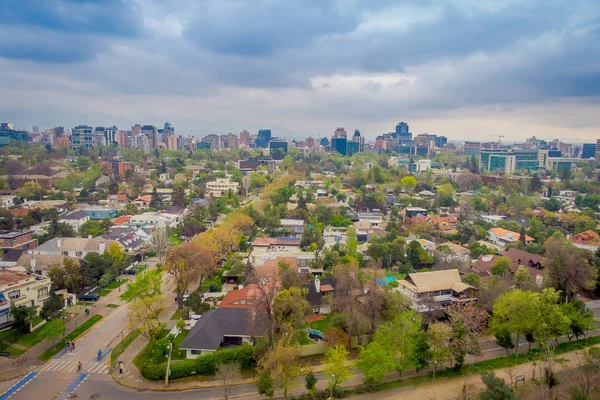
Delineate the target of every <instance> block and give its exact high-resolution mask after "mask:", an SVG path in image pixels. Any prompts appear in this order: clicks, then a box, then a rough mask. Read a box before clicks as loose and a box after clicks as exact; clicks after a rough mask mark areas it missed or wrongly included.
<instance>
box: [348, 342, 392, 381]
mask: <svg viewBox="0 0 600 400" xmlns="http://www.w3.org/2000/svg"><path fill="white" fill-rule="evenodd" d="M357 365H358V367H359V368H360V369H361V370H362V371H363V375H364V377H365V378H364V379H365V383H366V384H371V383H376V382H379V381H381V380H382V379H383V378H384V377H385V374H386V373H387V372H389V371H392V370H393V369H394V367H395V362H394V358H393V357H392V355H391V354H390V352H389V351H388V349H387V348H385V347H384V345H383V344H382V343H379V342H377V341H372V342H371V343H369V344H368V345H367V346H366V347H362V348H361V349H360V355H359V358H358V361H357Z"/></svg>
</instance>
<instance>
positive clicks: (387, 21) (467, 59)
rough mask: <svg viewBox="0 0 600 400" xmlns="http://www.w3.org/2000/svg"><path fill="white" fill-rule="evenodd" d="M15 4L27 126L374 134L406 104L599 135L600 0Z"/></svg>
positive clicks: (476, 121) (409, 109)
mask: <svg viewBox="0 0 600 400" xmlns="http://www.w3.org/2000/svg"><path fill="white" fill-rule="evenodd" d="M3 11H4V12H3V14H2V15H0V20H1V21H2V22H3V24H2V26H1V27H0V32H2V33H4V34H3V35H1V36H0V37H2V39H0V90H2V92H3V96H2V98H0V120H2V121H11V122H13V123H14V124H15V125H16V126H18V127H25V128H32V127H33V126H39V127H40V128H42V127H46V126H47V127H52V126H58V125H63V126H69V127H73V126H76V125H78V124H82V123H87V124H91V125H94V126H97V125H102V126H104V125H107V124H110V125H112V124H115V125H117V126H119V127H128V126H131V124H132V121H144V122H145V121H154V120H157V119H160V120H167V121H172V122H173V123H174V124H176V125H177V126H178V130H179V132H180V133H183V134H192V135H195V136H202V135H205V134H208V133H219V134H226V133H228V132H234V133H236V134H237V133H239V132H240V131H242V130H243V129H248V130H249V131H251V132H253V133H254V132H257V131H258V129H261V128H265V127H267V128H269V129H271V130H272V131H273V132H274V134H276V135H277V136H280V137H287V138H303V137H307V136H312V137H318V135H321V136H322V137H323V136H329V135H330V134H331V132H332V130H334V129H335V127H337V126H344V127H346V129H347V130H348V131H349V132H350V131H353V130H354V129H359V130H360V131H361V133H362V135H363V137H365V138H366V139H367V140H374V138H375V136H377V135H380V134H382V133H385V132H388V131H389V129H390V128H389V127H390V126H394V125H395V124H396V123H397V122H400V121H401V120H405V121H406V120H408V121H410V122H411V126H412V127H414V128H412V130H413V132H414V133H424V132H430V133H436V134H439V135H445V136H447V137H448V138H450V140H470V139H473V138H477V139H478V140H494V137H498V135H500V134H501V135H504V137H505V139H504V140H505V141H516V140H519V139H520V138H523V137H530V136H537V137H544V138H548V139H554V138H556V139H561V140H564V141H569V142H573V143H585V142H592V141H594V140H595V139H596V138H597V136H598V128H597V127H598V126H599V125H600V112H599V111H600V109H599V108H600V107H599V106H598V98H599V97H598V95H599V94H600V85H598V83H599V82H600V78H599V75H598V74H597V72H596V68H595V65H596V63H597V61H598V60H597V59H598V57H599V55H600V52H599V51H598V48H597V47H598V46H599V44H598V40H597V39H598V29H597V28H596V27H595V25H594V24H595V20H596V19H597V18H598V16H599V15H600V4H596V3H590V2H584V1H580V2H569V3H566V2H565V3H560V2H554V3H552V4H547V3H538V2H534V1H531V2H524V3H512V2H503V3H502V4H497V3H495V2H480V1H478V2H474V1H473V2H470V1H446V2H443V3H422V2H405V3H403V4H402V5H395V4H393V3H390V2H385V1H376V2H372V1H370V2H366V1H352V2H344V1H332V2H327V3H322V2H277V1H272V2H258V3H257V2H243V1H240V2H235V3H225V2H217V1H214V2H211V1H208V2H202V3H201V4H198V3H196V2H192V1H182V2H177V3H175V2H170V1H167V2H158V1H141V0H138V1H117V0H108V1H99V2H98V1H93V2H92V1H80V2H71V1H54V2H41V3H39V4H36V5H35V8H32V5H31V4H29V3H28V2H21V1H15V0H9V1H8V2H7V4H5V5H4V10H3ZM73 15H77V18H73V17H72V16H73ZM548 20H552V21H553V23H552V24H550V25H549V24H547V21H548ZM157 116H158V117H157ZM156 123H157V124H158V121H156Z"/></svg>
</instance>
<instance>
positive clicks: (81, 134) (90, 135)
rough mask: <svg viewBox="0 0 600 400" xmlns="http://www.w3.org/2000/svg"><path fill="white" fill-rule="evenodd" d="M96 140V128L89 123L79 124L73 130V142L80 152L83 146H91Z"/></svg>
mask: <svg viewBox="0 0 600 400" xmlns="http://www.w3.org/2000/svg"><path fill="white" fill-rule="evenodd" d="M93 141H94V128H92V127H91V126H87V125H77V126H76V127H75V128H73V129H72V130H71V144H72V147H73V150H74V151H75V152H76V153H78V152H79V151H80V150H81V149H82V148H88V149H89V148H91V147H92V146H93Z"/></svg>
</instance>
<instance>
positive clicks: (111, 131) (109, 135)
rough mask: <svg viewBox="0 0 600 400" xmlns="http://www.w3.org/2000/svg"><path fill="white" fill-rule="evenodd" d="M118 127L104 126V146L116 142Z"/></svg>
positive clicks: (112, 144)
mask: <svg viewBox="0 0 600 400" xmlns="http://www.w3.org/2000/svg"><path fill="white" fill-rule="evenodd" d="M118 130H119V129H118V128H117V127H116V126H114V125H113V126H111V127H108V128H104V131H103V135H104V145H105V146H114V145H115V143H116V142H117V131H118Z"/></svg>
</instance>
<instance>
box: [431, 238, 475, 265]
mask: <svg viewBox="0 0 600 400" xmlns="http://www.w3.org/2000/svg"><path fill="white" fill-rule="evenodd" d="M440 246H446V247H448V248H449V249H450V255H449V257H450V258H451V259H454V260H460V261H464V262H470V261H471V256H470V250H469V249H467V248H466V247H462V246H461V245H458V244H456V243H452V242H445V243H442V244H441V245H439V246H438V247H437V248H438V249H439V248H440Z"/></svg>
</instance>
